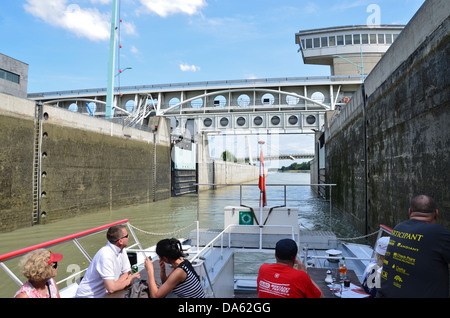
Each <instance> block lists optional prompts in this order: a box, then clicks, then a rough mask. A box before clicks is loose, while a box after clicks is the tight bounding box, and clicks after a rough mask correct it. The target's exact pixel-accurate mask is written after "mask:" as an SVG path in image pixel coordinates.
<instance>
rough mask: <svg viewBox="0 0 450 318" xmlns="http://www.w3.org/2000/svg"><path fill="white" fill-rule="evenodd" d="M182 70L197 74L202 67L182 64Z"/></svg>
mask: <svg viewBox="0 0 450 318" xmlns="http://www.w3.org/2000/svg"><path fill="white" fill-rule="evenodd" d="M180 70H182V71H183V72H197V71H200V67H199V66H196V65H189V64H183V63H182V64H180Z"/></svg>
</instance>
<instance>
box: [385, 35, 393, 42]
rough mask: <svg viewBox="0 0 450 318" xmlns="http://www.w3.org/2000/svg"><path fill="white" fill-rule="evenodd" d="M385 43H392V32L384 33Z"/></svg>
mask: <svg viewBox="0 0 450 318" xmlns="http://www.w3.org/2000/svg"><path fill="white" fill-rule="evenodd" d="M386 43H387V44H391V43H392V34H386Z"/></svg>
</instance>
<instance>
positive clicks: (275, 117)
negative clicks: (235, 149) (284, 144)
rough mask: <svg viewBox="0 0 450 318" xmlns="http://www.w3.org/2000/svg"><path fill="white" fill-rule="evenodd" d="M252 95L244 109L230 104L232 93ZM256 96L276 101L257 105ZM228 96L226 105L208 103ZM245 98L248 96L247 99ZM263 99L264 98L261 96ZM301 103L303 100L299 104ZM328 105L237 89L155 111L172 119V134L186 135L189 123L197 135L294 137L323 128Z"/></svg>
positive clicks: (299, 96) (278, 91)
mask: <svg viewBox="0 0 450 318" xmlns="http://www.w3.org/2000/svg"><path fill="white" fill-rule="evenodd" d="M248 92H251V93H253V98H250V97H249V100H247V101H244V104H245V105H242V101H241V105H239V100H238V99H234V101H235V102H236V103H235V104H234V105H233V104H232V102H231V101H232V99H231V94H232V93H243V94H244V93H248ZM256 92H260V93H265V94H267V93H269V94H272V96H273V95H275V96H277V95H278V98H277V100H278V103H275V100H276V99H275V98H274V99H273V100H271V98H267V99H266V101H264V100H263V99H262V100H261V103H257V98H256ZM224 94H225V95H227V94H228V96H230V98H228V99H226V100H227V102H226V103H225V104H218V105H213V106H207V105H208V104H210V105H211V104H213V103H211V101H209V102H208V100H207V99H208V97H210V96H215V97H217V96H221V95H222V96H223V95H224ZM247 96H248V95H247ZM281 96H285V97H286V99H287V97H288V96H289V97H292V98H293V100H294V101H295V100H296V101H295V102H294V103H288V102H286V103H283V104H282V103H281V100H282V98H281ZM262 97H264V95H263V96H262ZM198 100H202V103H201V104H202V105H201V107H195V106H193V102H195V101H198ZM300 100H304V103H303V104H300ZM330 109H331V107H330V106H329V105H326V104H323V103H322V102H320V101H317V100H313V99H311V98H308V97H305V96H302V95H299V94H296V93H291V92H285V91H280V90H274V89H264V88H238V89H226V90H221V91H214V92H210V93H204V94H200V95H197V96H194V97H191V98H189V99H186V100H183V101H181V102H179V103H176V104H174V105H172V106H170V107H169V108H166V109H157V111H156V114H158V115H160V116H166V117H172V118H173V119H174V120H175V123H174V124H172V126H175V127H176V128H175V131H174V133H175V134H185V129H186V126H187V125H186V124H187V122H188V121H189V120H194V121H195V127H196V132H205V133H209V134H214V133H220V134H255V133H256V134H258V133H267V131H268V130H270V131H271V133H276V132H277V129H278V132H280V133H285V132H286V130H290V131H292V133H294V131H296V133H309V134H310V133H312V131H314V130H320V128H321V127H322V126H323V124H324V117H325V115H324V113H325V112H326V111H327V110H330Z"/></svg>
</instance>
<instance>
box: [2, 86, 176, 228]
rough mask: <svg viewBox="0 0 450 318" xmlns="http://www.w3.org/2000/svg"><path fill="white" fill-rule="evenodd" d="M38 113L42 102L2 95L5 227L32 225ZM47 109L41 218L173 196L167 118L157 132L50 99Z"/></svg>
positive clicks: (42, 131)
mask: <svg viewBox="0 0 450 318" xmlns="http://www.w3.org/2000/svg"><path fill="white" fill-rule="evenodd" d="M34 115H35V103H34V102H32V101H28V100H23V99H19V98H14V97H11V96H8V95H3V94H0V144H1V147H2V149H1V151H0V172H1V175H0V210H1V218H0V220H1V221H0V231H11V230H14V229H16V228H20V227H24V226H30V225H31V224H32V218H31V215H32V210H33V203H32V202H33V195H32V193H33V160H34V134H35V124H34ZM41 115H42V120H41V123H42V126H41V129H40V135H41V142H40V153H41V156H42V157H41V165H40V175H41V186H40V193H39V195H40V219H41V222H42V221H43V220H44V219H45V220H46V221H55V220H58V219H63V218H68V217H73V216H76V215H80V214H83V213H88V212H89V213H93V212H95V211H96V210H101V209H111V208H115V207H119V206H124V205H128V204H135V203H145V202H149V201H155V200H161V199H166V198H169V197H170V188H171V181H170V160H171V159H170V144H169V134H168V129H166V130H167V132H166V131H165V130H164V129H163V128H162V127H166V128H167V126H165V125H164V124H162V125H159V126H158V136H155V135H154V134H153V133H151V132H146V131H142V130H137V129H133V128H129V127H123V126H122V125H120V124H115V123H111V122H108V121H105V120H101V119H96V118H93V117H89V116H86V115H81V114H76V113H73V112H70V111H67V110H63V109H59V108H55V107H50V106H43V107H42V112H41ZM162 120H163V119H162ZM155 140H156V141H157V143H156V146H155V143H154V141H155ZM156 167H158V168H157V169H156Z"/></svg>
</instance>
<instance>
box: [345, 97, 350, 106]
mask: <svg viewBox="0 0 450 318" xmlns="http://www.w3.org/2000/svg"><path fill="white" fill-rule="evenodd" d="M349 101H350V98H348V97H347V96H345V97H344V103H346V104H347V103H348V102H349Z"/></svg>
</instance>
